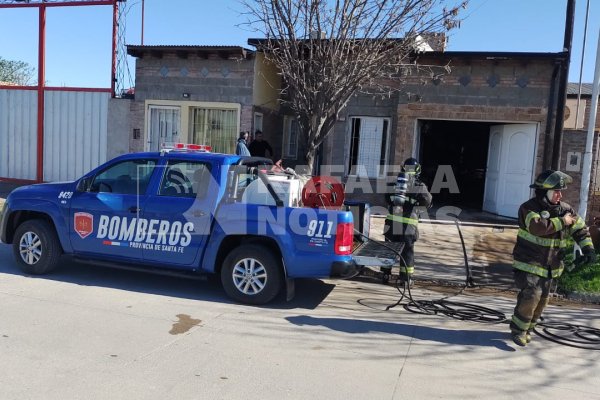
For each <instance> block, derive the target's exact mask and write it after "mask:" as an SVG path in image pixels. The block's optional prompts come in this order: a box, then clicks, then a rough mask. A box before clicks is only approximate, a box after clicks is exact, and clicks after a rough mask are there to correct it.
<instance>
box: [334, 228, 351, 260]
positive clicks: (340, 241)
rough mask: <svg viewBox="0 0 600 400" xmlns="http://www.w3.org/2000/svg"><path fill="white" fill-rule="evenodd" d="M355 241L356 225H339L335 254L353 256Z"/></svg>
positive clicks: (336, 233) (336, 234)
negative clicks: (353, 243)
mask: <svg viewBox="0 0 600 400" xmlns="http://www.w3.org/2000/svg"><path fill="white" fill-rule="evenodd" d="M353 241H354V224H353V223H352V222H343V223H341V224H338V226H337V229H336V232H335V254H338V255H340V256H344V255H348V254H352V242H353Z"/></svg>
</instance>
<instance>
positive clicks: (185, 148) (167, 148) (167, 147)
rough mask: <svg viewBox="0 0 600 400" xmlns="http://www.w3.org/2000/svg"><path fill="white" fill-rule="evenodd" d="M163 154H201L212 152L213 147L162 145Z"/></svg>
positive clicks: (193, 144)
mask: <svg viewBox="0 0 600 400" xmlns="http://www.w3.org/2000/svg"><path fill="white" fill-rule="evenodd" d="M160 147H161V149H160V152H161V153H168V152H170V151H200V152H210V151H211V150H212V147H211V146H208V145H206V144H195V143H174V144H173V143H162V144H161V146H160Z"/></svg>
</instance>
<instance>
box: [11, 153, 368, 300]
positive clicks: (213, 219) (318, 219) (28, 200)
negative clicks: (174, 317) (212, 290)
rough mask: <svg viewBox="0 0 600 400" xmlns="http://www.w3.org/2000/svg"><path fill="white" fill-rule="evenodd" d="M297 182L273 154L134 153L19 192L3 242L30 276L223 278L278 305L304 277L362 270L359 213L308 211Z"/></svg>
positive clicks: (236, 292) (239, 294)
mask: <svg viewBox="0 0 600 400" xmlns="http://www.w3.org/2000/svg"><path fill="white" fill-rule="evenodd" d="M294 179H295V177H294V176H292V175H286V174H281V173H274V172H273V171H272V163H271V161H270V160H268V159H264V158H256V157H240V156H236V155H229V154H214V153H210V152H206V151H197V150H189V149H186V148H184V149H179V150H170V151H161V152H151V153H134V154H127V155H123V156H120V157H117V158H115V159H113V160H111V161H109V162H107V163H105V164H103V165H101V166H99V167H98V168H96V169H94V170H93V171H91V172H89V173H88V174H86V175H84V176H83V177H81V178H80V179H78V180H76V181H74V182H66V183H45V184H35V185H30V186H24V187H20V188H18V189H16V190H14V191H13V192H11V193H10V195H9V196H8V198H7V200H6V203H5V205H4V208H3V210H2V215H1V219H0V240H1V241H2V242H4V243H7V244H11V243H12V246H13V252H14V256H15V258H16V260H17V263H18V265H19V266H20V268H21V269H22V270H23V271H24V272H25V273H28V274H45V273H48V272H50V271H52V270H53V269H55V268H56V267H57V266H58V264H59V260H60V257H61V256H62V255H68V256H72V257H74V258H75V259H76V260H78V261H87V262H94V263H97V264H106V265H107V266H115V265H118V266H122V267H127V268H136V269H142V270H151V271H154V272H166V273H167V272H168V273H176V274H182V275H186V274H195V275H206V274H219V275H220V278H221V282H222V285H223V288H224V290H225V292H226V293H227V294H228V295H229V296H230V297H231V298H233V299H235V300H236V301H239V302H243V303H249V304H264V303H267V302H269V301H271V300H272V299H273V298H274V297H275V296H277V294H278V293H280V292H281V291H282V290H283V288H286V289H287V297H288V299H289V298H291V297H292V296H293V292H294V289H293V288H294V285H293V282H294V278H304V277H310V278H328V277H339V278H348V277H351V276H354V275H355V274H356V273H357V270H358V269H359V268H360V267H359V266H358V265H357V262H356V259H355V258H354V257H353V255H352V252H353V236H354V235H353V219H352V214H351V213H350V212H348V211H338V210H326V209H315V208H306V207H301V206H299V204H298V202H299V200H298V196H297V195H295V194H294V190H296V191H297V189H298V187H297V185H296V186H294V185H292V184H291V183H293V182H292V181H293V180H294ZM288 181H289V182H288ZM288 183H290V184H289V185H288ZM286 185H287V186H286ZM261 189H262V190H261ZM363 263H364V260H363Z"/></svg>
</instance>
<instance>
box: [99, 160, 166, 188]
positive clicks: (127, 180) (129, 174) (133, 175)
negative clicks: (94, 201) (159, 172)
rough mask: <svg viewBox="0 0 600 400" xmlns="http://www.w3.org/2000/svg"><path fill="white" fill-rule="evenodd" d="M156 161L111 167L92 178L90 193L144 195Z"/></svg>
mask: <svg viewBox="0 0 600 400" xmlns="http://www.w3.org/2000/svg"><path fill="white" fill-rule="evenodd" d="M155 166H156V160H129V161H123V162H120V163H118V164H114V165H111V166H110V167H108V168H107V169H105V170H104V171H102V172H100V173H99V174H98V175H96V176H95V177H94V180H93V182H92V184H91V186H90V191H91V192H108V193H115V194H144V193H146V189H147V188H148V183H150V178H151V177H152V172H153V171H154V167H155Z"/></svg>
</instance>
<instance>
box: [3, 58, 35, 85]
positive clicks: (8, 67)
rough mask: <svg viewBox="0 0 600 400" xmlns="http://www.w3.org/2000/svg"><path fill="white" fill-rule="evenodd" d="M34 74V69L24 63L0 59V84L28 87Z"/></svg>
mask: <svg viewBox="0 0 600 400" xmlns="http://www.w3.org/2000/svg"><path fill="white" fill-rule="evenodd" d="M34 72H35V70H34V68H33V67H31V66H30V65H29V64H27V63H26V62H25V61H11V60H6V59H4V58H2V57H0V84H2V83H12V84H15V85H21V86H27V85H30V84H31V83H32V81H33V77H34Z"/></svg>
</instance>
